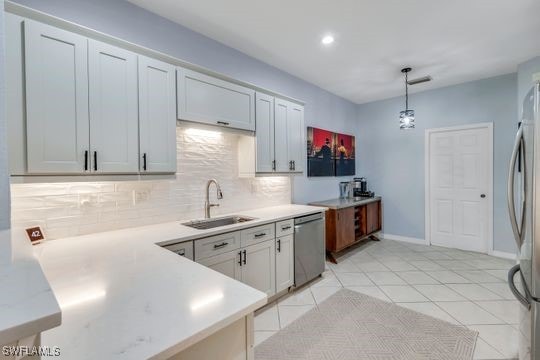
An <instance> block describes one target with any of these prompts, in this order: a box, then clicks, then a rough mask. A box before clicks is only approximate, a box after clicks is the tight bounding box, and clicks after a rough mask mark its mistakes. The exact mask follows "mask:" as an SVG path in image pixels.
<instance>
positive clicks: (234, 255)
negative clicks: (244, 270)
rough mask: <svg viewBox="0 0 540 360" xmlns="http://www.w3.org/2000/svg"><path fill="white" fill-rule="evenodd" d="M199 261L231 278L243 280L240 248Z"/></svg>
mask: <svg viewBox="0 0 540 360" xmlns="http://www.w3.org/2000/svg"><path fill="white" fill-rule="evenodd" d="M197 262H198V263H199V264H201V265H204V266H206V267H209V268H210V269H212V270H215V271H217V272H220V273H222V274H223V275H226V276H228V277H230V278H233V279H236V280H241V273H240V250H236V251H229V252H226V253H223V254H220V255H216V256H212V257H209V258H205V259H202V260H198V261H197Z"/></svg>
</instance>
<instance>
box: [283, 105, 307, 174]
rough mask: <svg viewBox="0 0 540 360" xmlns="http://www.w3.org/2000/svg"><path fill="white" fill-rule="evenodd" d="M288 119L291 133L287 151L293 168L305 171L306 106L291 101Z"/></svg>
mask: <svg viewBox="0 0 540 360" xmlns="http://www.w3.org/2000/svg"><path fill="white" fill-rule="evenodd" d="M287 121H288V123H287V129H288V134H289V137H288V143H287V152H288V153H289V159H290V160H291V161H292V170H293V171H294V172H302V171H304V161H305V159H306V156H307V155H306V146H305V143H304V107H303V106H302V105H298V104H295V103H290V105H289V116H288V117H287Z"/></svg>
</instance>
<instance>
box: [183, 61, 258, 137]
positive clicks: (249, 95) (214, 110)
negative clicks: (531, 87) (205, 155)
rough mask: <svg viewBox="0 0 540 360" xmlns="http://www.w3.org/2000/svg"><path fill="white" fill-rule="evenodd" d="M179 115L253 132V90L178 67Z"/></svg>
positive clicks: (188, 118)
mask: <svg viewBox="0 0 540 360" xmlns="http://www.w3.org/2000/svg"><path fill="white" fill-rule="evenodd" d="M177 86H178V89H177V95H178V118H179V119H180V120H189V121H195V122H201V123H206V124H212V125H220V126H225V127H231V128H235V129H242V130H250V131H255V90H252V89H249V88H246V87H243V86H240V85H237V84H233V83H230V82H228V81H224V80H221V79H218V78H215V77H212V76H208V75H205V74H201V73H198V72H196V71H192V70H188V69H184V68H178V72H177Z"/></svg>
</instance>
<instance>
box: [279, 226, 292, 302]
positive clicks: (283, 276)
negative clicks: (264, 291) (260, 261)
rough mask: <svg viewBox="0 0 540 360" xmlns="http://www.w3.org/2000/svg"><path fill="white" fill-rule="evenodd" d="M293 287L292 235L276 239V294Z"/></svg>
mask: <svg viewBox="0 0 540 360" xmlns="http://www.w3.org/2000/svg"><path fill="white" fill-rule="evenodd" d="M292 285H294V235H293V234H291V235H286V236H282V237H279V238H277V239H276V292H280V291H282V290H285V289H287V288H288V287H289V286H292Z"/></svg>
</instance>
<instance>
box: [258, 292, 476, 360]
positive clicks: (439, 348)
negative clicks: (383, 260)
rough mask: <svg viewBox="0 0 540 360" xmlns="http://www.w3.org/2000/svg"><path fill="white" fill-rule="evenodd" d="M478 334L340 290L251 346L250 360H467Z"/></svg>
mask: <svg viewBox="0 0 540 360" xmlns="http://www.w3.org/2000/svg"><path fill="white" fill-rule="evenodd" d="M477 335H478V333H477V332H475V331H472V330H469V329H467V328H466V327H463V326H459V325H453V324H450V323H448V322H446V321H442V320H439V319H435V318H433V317H431V316H427V315H423V314H420V313H418V312H416V311H412V310H409V309H405V308H402V307H400V306H398V305H395V304H392V303H388V302H385V301H382V300H379V299H375V298H372V297H370V296H367V295H364V294H360V293H357V292H354V291H351V290H347V289H343V290H340V291H339V292H337V293H336V294H334V295H333V296H331V297H330V298H328V299H327V300H326V301H324V302H322V303H321V304H320V305H319V306H318V307H316V308H314V309H312V310H310V311H309V312H307V313H306V314H304V315H303V316H302V317H300V318H299V319H297V320H295V321H294V322H293V323H291V324H290V325H289V326H287V327H285V328H284V329H282V330H281V331H279V332H277V333H276V334H274V335H273V336H271V337H270V338H268V339H267V340H266V341H264V342H263V343H261V344H259V345H258V346H257V347H255V359H256V360H302V359H306V360H307V359H309V360H319V359H320V360H323V359H324V360H334V359H336V360H337V359H339V360H360V359H369V360H371V359H373V360H428V359H429V360H458V359H459V360H465V359H466V360H471V359H472V357H473V353H474V347H475V345H476V337H477Z"/></svg>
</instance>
